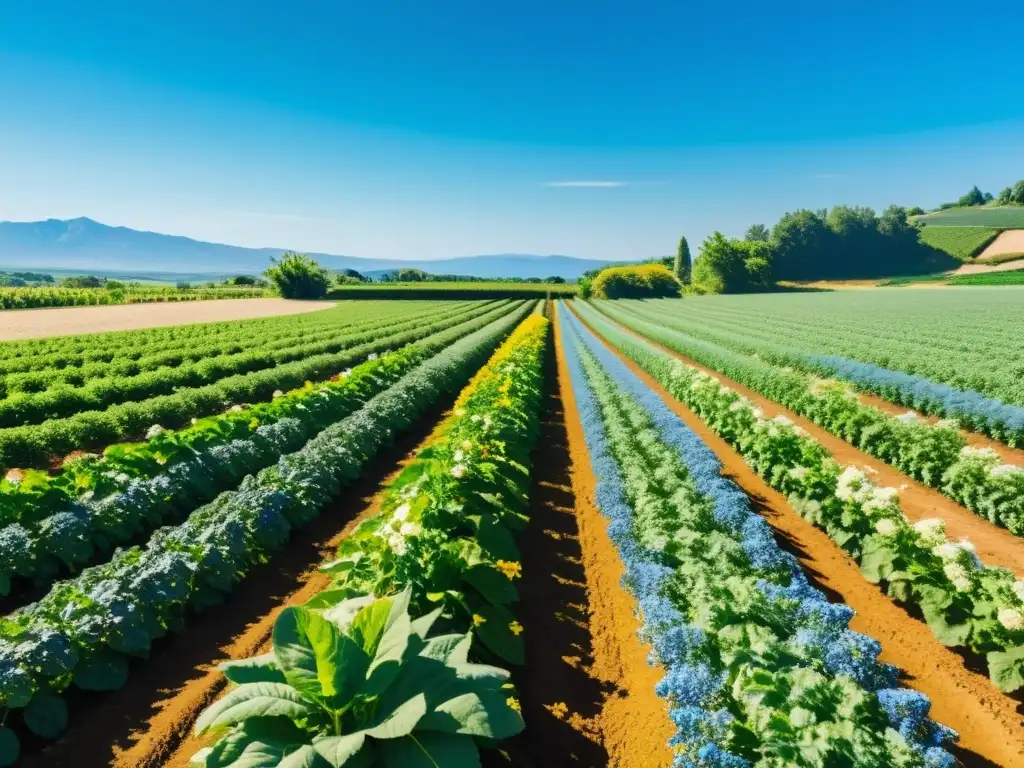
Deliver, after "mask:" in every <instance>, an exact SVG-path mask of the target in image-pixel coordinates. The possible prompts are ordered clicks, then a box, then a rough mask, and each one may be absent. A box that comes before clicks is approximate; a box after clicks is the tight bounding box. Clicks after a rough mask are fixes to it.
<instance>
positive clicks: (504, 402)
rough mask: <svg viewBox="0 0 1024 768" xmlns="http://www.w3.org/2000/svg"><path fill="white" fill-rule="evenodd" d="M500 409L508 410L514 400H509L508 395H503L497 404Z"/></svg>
mask: <svg viewBox="0 0 1024 768" xmlns="http://www.w3.org/2000/svg"><path fill="white" fill-rule="evenodd" d="M495 405H497V406H498V407H499V408H508V407H509V406H511V405H512V400H511V399H509V397H508V395H503V396H501V397H499V398H498V402H496V403H495Z"/></svg>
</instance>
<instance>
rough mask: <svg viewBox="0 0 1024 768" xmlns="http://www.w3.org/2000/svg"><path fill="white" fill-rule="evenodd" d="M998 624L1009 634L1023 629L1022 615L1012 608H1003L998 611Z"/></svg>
mask: <svg viewBox="0 0 1024 768" xmlns="http://www.w3.org/2000/svg"><path fill="white" fill-rule="evenodd" d="M998 617H999V623H1000V624H1002V625H1003V626H1004V627H1006V629H1008V630H1010V631H1011V632H1017V631H1019V630H1021V629H1024V613H1021V612H1020V611H1016V610H1014V609H1013V608H1003V609H1002V610H1001V611H999V615H998Z"/></svg>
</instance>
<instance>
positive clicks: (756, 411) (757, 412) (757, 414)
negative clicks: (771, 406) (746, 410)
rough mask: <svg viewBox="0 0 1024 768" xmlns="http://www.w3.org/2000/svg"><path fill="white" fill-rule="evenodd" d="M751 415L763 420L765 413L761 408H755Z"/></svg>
mask: <svg viewBox="0 0 1024 768" xmlns="http://www.w3.org/2000/svg"><path fill="white" fill-rule="evenodd" d="M751 413H753V414H754V418H755V419H763V418H764V411H762V410H761V409H760V408H755V409H754V410H753V411H751Z"/></svg>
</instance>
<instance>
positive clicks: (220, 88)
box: [0, 0, 1024, 259]
mask: <svg viewBox="0 0 1024 768" xmlns="http://www.w3.org/2000/svg"><path fill="white" fill-rule="evenodd" d="M830 6H831V4H822V3H821V2H820V1H818V2H813V3H812V2H780V3H764V2H753V1H752V0H736V1H735V2H728V3H726V2H689V3H687V2H668V1H667V0H666V1H664V2H648V0H631V1H630V2H626V1H624V0H623V1H620V0H615V2H602V1H601V0H590V1H589V2H578V1H577V0H565V1H563V2H558V1H557V0H545V2H540V0H517V2H514V3H494V2H479V0H476V1H475V2H466V1H464V0H432V1H431V2H427V1H426V0H403V1H402V2H396V1H395V0H375V1H374V2H365V1H364V2H358V3H357V2H349V1H348V0H323V1H322V2H320V1H318V2H311V1H308V0H292V2H289V3H282V2H265V1H262V0H252V1H250V2H244V3H242V2H217V1H216V0H206V2H193V1H192V0H178V1H177V2H165V1H163V0H152V1H151V2H145V3H142V2H136V1H135V0H132V1H130V2H129V1H125V2H82V1H81V0H80V1H79V2H71V1H70V0H68V1H67V2H52V1H49V0H33V1H32V2H16V1H15V0H0V219H10V220H32V219H42V218H47V217H58V218H68V217H73V216H80V215H86V216H91V217H93V218H96V219H99V220H101V221H104V222H106V223H111V224H121V225H126V226H131V227H136V228H143V229H152V230H156V231H162V232H171V233H175V234H185V235H189V236H192V237H197V238H201V239H208V240H214V241H220V242H230V243H236V244H240V245H250V246H264V245H266V246H281V247H291V248H297V249H303V250H313V251H327V252H333V253H344V254H350V255H356V256H378V257H395V258H398V257H414V256H415V257H427V258H435V257H436V258H441V257H446V256H461V255H470V254H476V253H497V252H522V253H544V254H547V253H565V254H569V255H575V256H585V257H593V258H606V259H628V258H644V257H648V256H657V255H663V254H667V253H669V252H671V251H672V250H673V249H674V243H675V241H676V239H677V238H678V236H679V234H681V233H685V234H686V235H687V236H688V237H689V238H690V240H691V242H694V244H696V243H697V242H699V241H700V240H702V239H703V238H704V237H705V236H706V235H708V234H709V233H710V232H712V231H713V230H716V229H718V230H722V231H724V232H726V233H727V234H735V235H739V234H741V233H742V231H743V230H744V229H745V228H746V226H747V225H749V224H751V223H755V222H761V223H767V224H771V223H773V222H774V221H775V220H776V219H777V218H778V217H779V215H781V214H782V213H783V212H785V211H787V210H792V209H795V208H798V207H809V208H818V207H825V206H830V205H832V204H835V203H850V204H866V205H872V206H874V207H876V208H878V209H881V208H882V207H884V206H885V205H887V204H889V203H891V202H898V203H901V204H907V205H910V204H920V205H923V206H925V207H927V206H930V205H935V204H937V203H938V202H940V201H941V200H946V199H950V198H953V197H956V196H957V195H959V194H961V193H962V192H963V191H966V189H967V188H968V187H969V186H970V185H971V184H974V183H977V184H979V185H980V186H981V187H982V188H983V189H986V190H989V191H992V192H998V191H999V189H1000V188H1001V187H1002V186H1005V185H1006V184H1007V183H1010V182H1012V181H1015V180H1016V179H1017V178H1020V177H1024V99H1022V98H1021V96H1022V95H1024V70H1022V69H1021V66H1020V58H1019V50H1020V45H1021V41H1020V29H1021V28H1022V25H1024V3H1016V2H1012V1H1011V0H1002V1H1001V2H997V3H995V4H992V5H989V6H986V11H985V12H984V13H974V12H970V9H968V8H966V7H965V6H963V4H962V3H959V4H957V5H953V4H951V3H946V2H944V1H943V0H939V1H938V2H930V3H923V2H916V1H915V2H909V1H907V0H901V1H899V2H895V3H894V2H892V1H891V0H890V1H889V2H877V1H876V0H865V1H864V2H860V3H856V4H847V5H846V6H843V7H842V10H841V11H840V10H835V11H832V10H830ZM836 7H837V8H838V7H839V6H836Z"/></svg>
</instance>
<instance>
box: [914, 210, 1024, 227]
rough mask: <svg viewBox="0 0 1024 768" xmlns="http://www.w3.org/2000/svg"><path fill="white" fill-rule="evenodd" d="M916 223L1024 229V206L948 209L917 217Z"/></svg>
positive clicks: (936, 225)
mask: <svg viewBox="0 0 1024 768" xmlns="http://www.w3.org/2000/svg"><path fill="white" fill-rule="evenodd" d="M914 221H917V222H920V223H921V224H924V225H925V226H927V227H992V228H995V229H1024V206H1021V205H1007V206H996V205H978V206H971V207H969V208H947V209H946V210H944V211H935V212H934V213H925V214H922V215H921V216H915V217H914Z"/></svg>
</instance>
